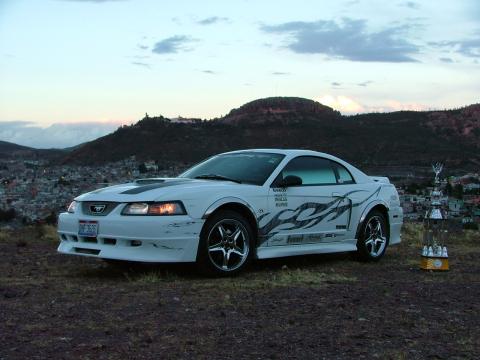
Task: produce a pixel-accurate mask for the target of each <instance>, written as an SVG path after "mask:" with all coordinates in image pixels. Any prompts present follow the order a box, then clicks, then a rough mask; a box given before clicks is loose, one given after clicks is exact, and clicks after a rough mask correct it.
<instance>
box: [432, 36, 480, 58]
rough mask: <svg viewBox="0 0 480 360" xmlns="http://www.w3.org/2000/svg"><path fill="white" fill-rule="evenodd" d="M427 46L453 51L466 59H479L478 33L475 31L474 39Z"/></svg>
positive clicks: (479, 38)
mask: <svg viewBox="0 0 480 360" xmlns="http://www.w3.org/2000/svg"><path fill="white" fill-rule="evenodd" d="M429 45H432V46H435V47H438V48H442V49H446V50H448V51H454V52H456V53H458V54H460V55H463V56H466V57H473V58H479V57H480V31H477V34H476V36H475V38H470V39H463V40H453V41H440V42H430V43H429Z"/></svg>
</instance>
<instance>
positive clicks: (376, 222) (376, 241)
mask: <svg viewBox="0 0 480 360" xmlns="http://www.w3.org/2000/svg"><path fill="white" fill-rule="evenodd" d="M382 224H383V223H382V218H381V217H380V216H372V217H371V218H370V219H369V220H368V223H367V225H366V226H365V234H364V236H365V247H366V250H367V252H368V253H369V254H370V256H372V257H377V256H379V255H381V254H382V253H383V250H384V249H385V246H386V245H387V237H386V236H385V229H384V228H383V225H382Z"/></svg>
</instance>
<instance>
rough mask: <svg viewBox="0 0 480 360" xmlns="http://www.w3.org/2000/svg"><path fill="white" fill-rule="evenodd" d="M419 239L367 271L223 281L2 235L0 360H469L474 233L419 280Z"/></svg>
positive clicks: (475, 343) (301, 271)
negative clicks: (119, 263)
mask: <svg viewBox="0 0 480 360" xmlns="http://www.w3.org/2000/svg"><path fill="white" fill-rule="evenodd" d="M418 231H419V228H418V227H415V226H407V228H406V229H405V230H404V234H403V238H404V241H403V243H402V244H401V245H400V246H396V247H391V248H389V249H388V251H387V255H386V256H385V258H384V259H383V260H382V261H380V262H379V263H374V264H371V263H368V264H366V263H361V262H358V261H356V260H353V259H352V258H351V256H350V255H349V254H340V255H319V256H310V257H306V258H305V257H304V258H289V259H277V260H274V261H260V262H257V263H256V264H254V265H253V266H252V267H251V269H250V270H249V271H247V272H245V273H244V274H242V275H240V276H238V277H235V278H231V279H207V278H203V277H201V276H200V275H197V273H196V270H195V268H194V267H191V266H167V267H165V266H162V267H158V266H134V267H131V266H130V267H115V266H111V265H108V264H106V263H104V262H102V261H101V260H98V259H90V258H80V257H70V256H62V255H59V254H57V253H56V251H55V249H56V245H57V243H56V239H55V236H54V229H52V228H28V229H24V230H21V231H18V230H17V231H14V232H7V233H6V232H3V233H1V234H0V254H1V259H2V260H1V261H0V359H73V358H80V359H170V358H171V359H229V358H235V359H269V358H270V359H290V358H292V359H295V358H298V359H352V358H355V359H375V358H378V359H476V358H478V357H479V353H480V317H479V313H480V301H479V299H480V272H479V270H480V262H479V259H480V235H479V233H478V232H477V233H474V232H467V233H464V234H456V235H454V236H452V238H451V239H450V242H449V255H450V267H451V270H450V271H449V272H442V273H440V272H424V271H421V270H419V268H418V265H419V260H420V257H419V255H418V253H419V248H420V244H419V241H418V238H419V233H418Z"/></svg>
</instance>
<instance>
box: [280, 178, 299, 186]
mask: <svg viewBox="0 0 480 360" xmlns="http://www.w3.org/2000/svg"><path fill="white" fill-rule="evenodd" d="M278 185H279V187H290V186H298V185H302V179H301V178H300V177H298V176H296V175H288V176H286V177H284V178H283V180H282V181H280V183H279V184H278Z"/></svg>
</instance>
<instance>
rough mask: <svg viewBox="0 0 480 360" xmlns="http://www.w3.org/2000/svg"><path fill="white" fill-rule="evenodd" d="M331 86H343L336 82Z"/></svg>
mask: <svg viewBox="0 0 480 360" xmlns="http://www.w3.org/2000/svg"><path fill="white" fill-rule="evenodd" d="M331 85H332V86H342V84H341V83H339V82H336V81H334V82H332V83H331Z"/></svg>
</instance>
